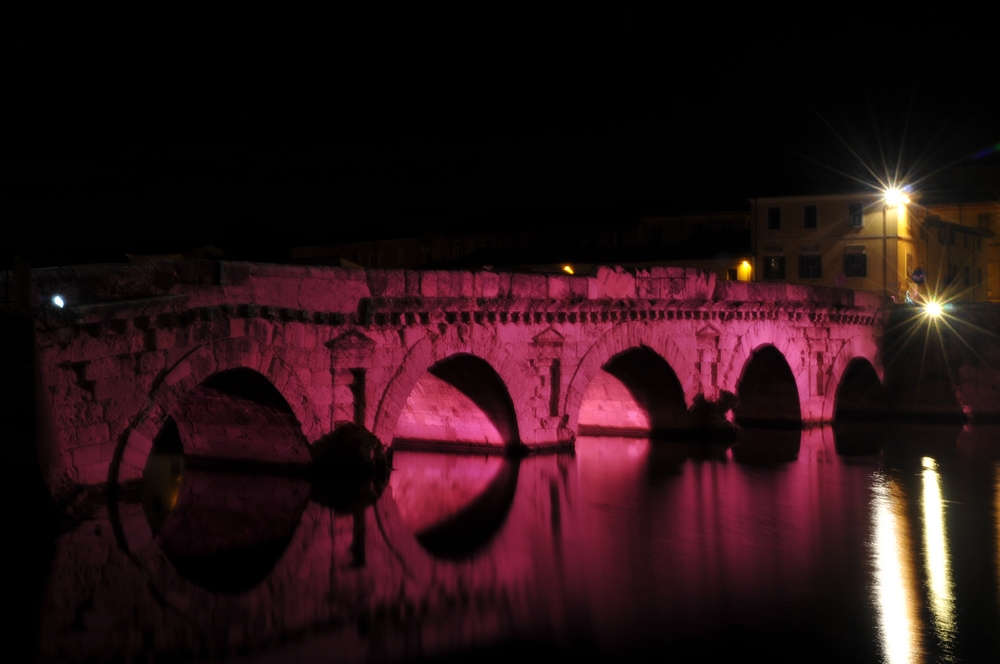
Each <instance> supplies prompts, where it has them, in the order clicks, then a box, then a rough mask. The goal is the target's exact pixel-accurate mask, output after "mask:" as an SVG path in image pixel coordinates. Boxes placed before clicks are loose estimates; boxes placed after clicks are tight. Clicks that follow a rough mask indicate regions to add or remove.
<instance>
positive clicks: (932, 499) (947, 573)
mask: <svg viewBox="0 0 1000 664" xmlns="http://www.w3.org/2000/svg"><path fill="white" fill-rule="evenodd" d="M922 462H923V466H924V471H923V487H924V491H923V500H922V505H921V506H922V508H923V521H924V570H925V571H926V573H927V589H928V591H929V593H930V605H931V613H932V614H933V616H934V630H935V632H936V633H937V637H938V640H939V642H940V643H941V647H942V649H943V650H944V651H945V652H949V651H950V650H951V648H950V645H951V643H952V642H953V641H954V636H955V617H954V608H955V597H954V595H953V594H952V583H951V558H950V556H949V554H948V538H947V535H946V533H945V528H944V500H943V499H942V497H941V478H940V476H939V475H938V472H937V464H936V463H935V461H934V459H931V458H930V457H924V458H923V459H922ZM947 659H950V657H949V658H947Z"/></svg>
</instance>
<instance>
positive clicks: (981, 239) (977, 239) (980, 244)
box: [976, 237, 983, 249]
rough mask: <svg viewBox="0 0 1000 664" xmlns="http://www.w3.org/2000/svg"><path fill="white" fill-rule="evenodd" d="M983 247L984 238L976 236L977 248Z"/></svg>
mask: <svg viewBox="0 0 1000 664" xmlns="http://www.w3.org/2000/svg"><path fill="white" fill-rule="evenodd" d="M982 248H983V238H981V237H977V238H976V249H982Z"/></svg>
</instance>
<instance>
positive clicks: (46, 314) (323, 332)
mask: <svg viewBox="0 0 1000 664" xmlns="http://www.w3.org/2000/svg"><path fill="white" fill-rule="evenodd" d="M31 278H32V284H31V292H30V298H31V300H30V303H29V304H30V306H31V307H32V308H33V309H32V310H33V312H34V327H35V330H34V334H35V346H36V353H37V362H38V369H39V371H38V374H39V376H40V378H39V380H40V381H41V383H42V385H41V388H42V389H41V390H40V393H41V395H40V397H39V399H40V400H41V401H44V402H45V403H39V404H37V406H38V407H39V408H41V409H42V412H43V413H44V418H46V419H47V420H48V422H47V426H46V427H45V428H43V430H44V431H47V432H48V433H47V440H40V441H38V444H39V445H40V447H41V448H44V449H47V450H49V455H48V460H47V462H46V467H45V468H43V474H44V475H45V478H46V483H47V486H48V487H49V488H50V490H52V491H53V492H56V491H58V490H59V487H61V486H65V485H67V484H70V485H81V484H82V485H88V484H89V485H93V484H101V483H103V482H112V483H114V482H118V481H123V480H130V479H136V478H138V476H139V475H140V474H141V472H142V467H143V466H144V461H145V458H146V456H147V455H148V453H149V449H150V446H151V442H152V439H153V438H154V437H155V435H156V430H157V428H158V427H159V426H160V425H161V424H162V422H163V421H164V420H165V418H166V417H167V416H168V415H169V412H170V408H171V405H172V404H173V403H174V402H175V400H176V398H177V396H178V394H180V393H183V391H184V390H186V389H190V388H192V387H194V386H195V385H197V384H199V383H200V382H201V381H203V380H205V379H206V378H207V377H208V376H211V375H213V374H214V373H216V372H218V371H222V370H226V369H232V368H241V367H242V368H246V369H249V370H252V371H255V372H258V373H260V374H261V375H263V376H264V377H265V378H267V379H268V380H269V381H270V382H271V383H272V384H273V385H274V386H275V387H276V388H277V389H278V390H279V392H281V393H282V395H283V396H284V397H285V399H286V401H288V403H289V406H290V407H291V408H292V410H293V411H294V412H295V414H296V417H298V418H299V421H300V422H301V423H302V425H303V432H304V434H305V435H306V438H307V439H308V440H309V441H314V440H316V439H317V438H318V437H319V436H321V435H322V434H323V433H326V432H327V431H329V430H330V429H331V428H332V426H333V422H334V421H336V420H339V419H350V418H351V417H352V416H353V415H355V414H357V412H358V411H357V409H356V408H355V405H356V404H355V403H354V401H355V400H356V399H360V400H361V403H362V404H363V406H362V407H361V415H360V417H362V418H363V422H364V424H365V425H366V426H368V427H369V428H370V429H372V430H373V431H375V432H376V433H378V434H380V435H381V436H383V437H384V436H386V435H387V433H389V434H391V430H392V427H393V426H394V423H395V419H396V418H398V417H399V413H400V409H401V408H402V406H403V402H405V399H406V397H407V394H408V392H407V389H406V387H407V385H411V386H412V383H413V382H414V381H415V380H416V379H415V378H414V377H415V376H416V377H419V375H421V374H422V373H424V372H425V371H426V370H427V368H428V367H429V366H430V364H432V363H434V362H438V361H440V360H442V359H445V358H447V357H451V356H453V355H455V354H469V355H473V356H475V357H478V358H481V359H484V360H485V361H486V362H487V363H488V364H489V365H490V366H491V367H492V368H493V370H494V371H496V372H497V375H498V376H499V378H500V379H501V381H502V382H503V384H504V386H505V387H506V389H507V390H508V394H509V395H510V398H511V400H512V401H513V402H514V408H515V417H516V419H517V425H518V431H519V435H520V438H521V442H523V443H524V444H525V445H527V446H528V447H529V448H535V449H543V448H553V447H555V448H558V447H560V446H566V445H571V444H572V440H573V439H574V437H575V424H576V422H577V418H578V414H579V413H578V408H579V403H580V400H581V399H582V395H583V392H584V391H585V390H586V382H587V380H588V378H592V375H593V374H594V373H595V372H596V371H597V370H598V369H599V368H600V367H601V366H603V364H604V363H606V362H607V361H608V360H610V359H611V357H612V356H614V355H615V354H616V353H619V352H621V351H623V350H626V349H628V348H633V347H637V346H646V347H648V348H650V349H652V350H653V351H654V352H657V353H658V354H660V355H661V356H662V357H664V359H665V360H666V361H667V362H668V363H669V364H670V366H671V367H672V368H673V369H674V371H675V372H676V373H677V374H678V378H679V379H680V380H681V382H682V385H683V390H684V396H685V400H686V401H687V402H688V403H687V405H690V402H691V399H693V397H694V396H695V395H698V394H701V395H704V396H705V397H706V398H709V399H714V398H717V397H718V395H719V394H720V392H721V391H722V390H728V391H733V392H735V391H736V390H737V384H738V381H739V379H740V376H741V374H742V371H743V369H744V368H745V363H746V361H747V359H748V358H749V357H751V356H752V354H753V353H754V352H755V351H756V350H757V349H758V348H759V347H760V346H761V345H766V344H770V345H774V346H775V347H777V348H779V350H782V352H783V354H784V355H785V357H786V360H787V362H788V365H789V367H790V368H791V370H792V373H793V375H794V376H795V380H796V384H797V387H798V389H799V394H800V400H801V402H802V409H801V412H802V414H803V420H804V421H805V422H806V423H817V422H822V421H827V420H828V419H829V417H830V415H831V413H832V411H833V405H832V402H833V395H832V394H831V389H830V388H831V386H836V385H837V384H838V383H839V380H840V375H839V372H842V371H843V370H844V367H846V365H847V363H849V362H850V360H851V359H854V357H856V356H863V357H864V359H865V360H867V361H868V362H870V363H871V364H872V366H873V367H874V368H875V370H876V372H877V374H878V375H879V377H880V378H882V376H883V367H882V359H881V356H880V355H879V352H878V348H879V342H880V339H881V336H882V332H883V329H884V325H885V320H886V317H887V315H888V307H887V303H886V301H884V300H882V299H881V298H879V297H876V296H874V295H872V294H869V293H864V292H859V291H851V290H846V289H827V288H809V287H803V286H797V285H791V284H783V283H761V282H716V280H715V276H714V275H712V274H709V273H704V272H701V271H698V270H692V269H683V268H653V269H651V270H648V271H645V270H641V271H638V272H629V271H625V270H623V269H621V268H600V269H599V270H598V271H597V273H596V275H594V276H583V277H581V276H569V275H542V274H507V273H496V272H491V271H482V272H446V271H423V272H420V271H409V270H407V271H402V270H398V271H392V270H360V269H345V268H321V267H302V266H287V265H270V264H249V263H235V262H216V261H155V262H152V263H147V264H141V265H94V266H78V267H73V268H53V269H40V270H34V271H33V272H32V275H31ZM56 294H59V295H61V296H62V297H63V298H64V299H65V300H66V302H67V306H66V307H65V308H64V309H59V308H56V307H55V306H54V305H52V304H51V298H52V297H53V296H54V295H56ZM420 349H423V350H420ZM859 354H860V355H859ZM831 358H839V359H831ZM554 366H556V367H557V368H556V369H553V367H554ZM359 376H362V377H363V378H361V379H360V380H361V381H362V382H361V383H357V381H358V380H359V378H358V377H359ZM553 376H555V377H558V379H559V380H558V384H556V385H553V384H552V377H553ZM352 381H354V382H352ZM834 391H835V390H834ZM359 395H363V396H359ZM553 395H554V396H553ZM553 404H556V406H554V405H553ZM574 409H576V410H574ZM115 459H117V460H118V462H119V463H118V464H117V465H118V470H117V472H114V468H113V464H112V461H113V460H115Z"/></svg>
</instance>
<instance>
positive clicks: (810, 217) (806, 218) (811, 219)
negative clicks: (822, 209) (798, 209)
mask: <svg viewBox="0 0 1000 664" xmlns="http://www.w3.org/2000/svg"><path fill="white" fill-rule="evenodd" d="M802 227H803V228H816V206H815V205H806V206H805V207H804V208H802Z"/></svg>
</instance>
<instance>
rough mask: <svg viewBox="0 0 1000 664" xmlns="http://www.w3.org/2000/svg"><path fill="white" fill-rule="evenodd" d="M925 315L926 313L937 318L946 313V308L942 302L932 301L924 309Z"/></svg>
mask: <svg viewBox="0 0 1000 664" xmlns="http://www.w3.org/2000/svg"><path fill="white" fill-rule="evenodd" d="M924 313H926V314H927V315H928V316H930V317H931V318H937V317H938V316H940V315H941V314H942V313H944V308H943V307H942V306H941V303H940V302H935V301H934V300H931V301H930V302H928V303H927V305H926V306H925V307H924Z"/></svg>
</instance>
